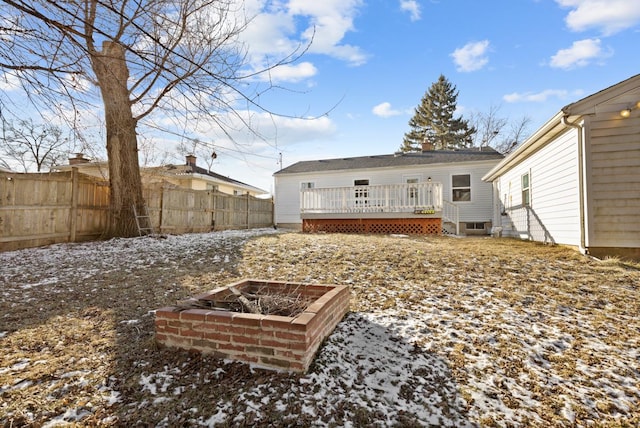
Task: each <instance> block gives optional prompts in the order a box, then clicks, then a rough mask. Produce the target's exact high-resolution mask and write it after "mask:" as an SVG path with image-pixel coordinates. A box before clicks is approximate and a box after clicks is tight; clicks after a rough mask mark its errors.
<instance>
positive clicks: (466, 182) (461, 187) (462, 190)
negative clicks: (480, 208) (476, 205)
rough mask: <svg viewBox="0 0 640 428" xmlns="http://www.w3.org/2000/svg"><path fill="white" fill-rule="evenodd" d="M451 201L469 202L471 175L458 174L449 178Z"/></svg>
mask: <svg viewBox="0 0 640 428" xmlns="http://www.w3.org/2000/svg"><path fill="white" fill-rule="evenodd" d="M451 189H452V193H453V194H452V200H453V201H454V202H468V201H471V175H470V174H460V175H452V176H451Z"/></svg>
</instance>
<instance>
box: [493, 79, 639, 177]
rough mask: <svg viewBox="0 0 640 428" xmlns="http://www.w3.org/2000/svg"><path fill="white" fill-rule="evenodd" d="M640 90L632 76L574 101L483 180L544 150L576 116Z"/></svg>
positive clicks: (573, 121) (595, 109)
mask: <svg viewBox="0 0 640 428" xmlns="http://www.w3.org/2000/svg"><path fill="white" fill-rule="evenodd" d="M638 88H640V74H636V75H635V76H632V77H630V78H628V79H626V80H623V81H622V82H619V83H616V84H615V85H612V86H609V87H608V88H605V89H602V90H600V91H598V92H595V93H593V94H591V95H589V96H586V97H584V98H582V99H580V100H578V101H576V102H573V103H571V104H567V105H566V106H564V107H563V108H562V109H560V111H559V112H558V113H556V114H555V115H554V116H553V117H552V118H551V119H549V120H548V121H547V122H546V123H545V124H544V125H542V127H540V128H539V129H538V130H537V131H536V132H534V133H533V134H532V135H531V136H530V137H529V138H527V140H526V141H525V142H524V143H522V144H521V145H520V146H519V147H518V148H517V149H516V150H514V151H513V152H512V153H510V154H509V155H508V156H507V157H505V158H504V159H503V160H502V161H501V162H499V163H498V164H497V165H496V166H494V167H493V168H492V169H491V171H489V172H488V173H487V174H485V176H484V177H482V179H483V180H484V181H493V180H495V179H496V178H498V177H499V176H500V175H501V174H503V173H504V172H505V171H507V170H509V169H510V168H511V167H513V166H515V165H517V164H518V163H520V162H521V161H522V160H524V159H526V158H527V157H528V156H530V155H531V154H533V153H535V152H536V151H538V150H539V149H540V148H542V147H544V146H545V145H546V144H548V143H549V142H550V141H552V140H553V139H554V138H555V136H557V135H558V134H559V133H561V132H564V131H566V130H567V128H568V127H569V126H571V124H575V123H577V122H579V120H580V117H582V116H585V115H588V114H595V113H597V111H598V108H599V106H603V105H604V104H605V103H607V102H609V101H610V100H612V99H613V98H616V97H619V96H621V95H623V94H625V93H627V92H629V91H632V90H636V89H638Z"/></svg>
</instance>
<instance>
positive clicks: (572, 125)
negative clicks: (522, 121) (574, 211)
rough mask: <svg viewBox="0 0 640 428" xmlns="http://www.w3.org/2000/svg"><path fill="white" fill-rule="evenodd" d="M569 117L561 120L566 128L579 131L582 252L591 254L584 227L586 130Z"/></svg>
mask: <svg viewBox="0 0 640 428" xmlns="http://www.w3.org/2000/svg"><path fill="white" fill-rule="evenodd" d="M568 116H569V115H567V114H565V115H564V116H562V118H561V119H560V120H561V122H562V124H563V125H564V126H568V127H571V128H575V129H576V130H577V131H578V192H579V198H578V199H579V204H580V208H579V209H580V252H582V253H583V254H589V249H588V248H587V247H586V243H585V242H586V240H585V226H584V223H585V221H584V218H585V216H584V207H585V201H584V163H583V161H584V149H583V143H584V137H583V132H584V128H583V126H582V125H579V124H577V123H574V122H569V121H568V120H567V117H568Z"/></svg>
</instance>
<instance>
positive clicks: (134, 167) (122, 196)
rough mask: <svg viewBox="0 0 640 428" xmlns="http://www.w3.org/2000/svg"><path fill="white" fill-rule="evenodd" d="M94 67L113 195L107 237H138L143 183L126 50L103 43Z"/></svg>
mask: <svg viewBox="0 0 640 428" xmlns="http://www.w3.org/2000/svg"><path fill="white" fill-rule="evenodd" d="M92 65H93V69H94V72H95V73H96V77H97V79H98V83H99V86H100V90H101V92H102V100H103V102H104V111H105V122H106V129H107V155H108V158H109V189H110V191H111V195H110V216H109V227H108V230H107V236H108V237H114V236H121V237H127V236H135V235H137V234H138V231H137V229H136V222H135V218H134V216H133V211H132V207H133V205H134V204H135V205H136V206H138V207H140V206H141V205H142V203H143V198H142V180H141V178H140V166H139V164H138V144H137V137H136V120H135V118H134V117H133V111H132V109H131V102H130V100H129V91H128V89H127V79H128V77H129V70H128V68H127V64H126V62H125V50H124V47H123V46H122V45H121V44H119V43H117V42H112V41H105V42H103V44H102V52H96V53H95V55H94V56H93V57H92Z"/></svg>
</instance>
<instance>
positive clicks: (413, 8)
mask: <svg viewBox="0 0 640 428" xmlns="http://www.w3.org/2000/svg"><path fill="white" fill-rule="evenodd" d="M400 9H401V10H402V11H403V12H409V17H410V19H411V20H412V21H417V20H419V19H420V5H419V4H418V2H417V1H416V0H400Z"/></svg>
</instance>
